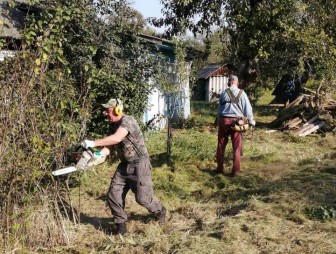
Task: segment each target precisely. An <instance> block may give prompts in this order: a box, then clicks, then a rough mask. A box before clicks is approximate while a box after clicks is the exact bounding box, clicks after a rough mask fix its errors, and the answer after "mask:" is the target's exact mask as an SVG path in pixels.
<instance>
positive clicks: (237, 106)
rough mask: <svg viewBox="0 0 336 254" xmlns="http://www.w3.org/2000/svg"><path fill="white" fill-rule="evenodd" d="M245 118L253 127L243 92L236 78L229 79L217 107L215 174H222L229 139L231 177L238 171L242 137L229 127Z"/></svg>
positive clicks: (249, 106)
mask: <svg viewBox="0 0 336 254" xmlns="http://www.w3.org/2000/svg"><path fill="white" fill-rule="evenodd" d="M241 117H246V118H247V119H248V122H249V124H250V125H251V126H252V127H254V126H255V121H254V119H253V113H252V106H251V103H250V101H249V99H248V97H247V95H246V93H245V92H244V91H243V90H240V89H239V88H238V77H237V76H234V75H231V76H230V77H229V88H227V89H226V90H225V91H223V92H222V94H221V96H220V99H219V105H218V143H217V172H218V173H221V174H224V165H223V164H224V153H225V148H226V145H227V143H228V141H229V137H231V141H232V148H233V166H232V171H231V176H232V177H234V176H236V175H237V173H238V172H239V171H240V156H241V149H242V135H241V133H240V132H236V131H234V130H233V129H232V128H231V127H232V125H233V124H234V123H236V122H238V120H239V118H241Z"/></svg>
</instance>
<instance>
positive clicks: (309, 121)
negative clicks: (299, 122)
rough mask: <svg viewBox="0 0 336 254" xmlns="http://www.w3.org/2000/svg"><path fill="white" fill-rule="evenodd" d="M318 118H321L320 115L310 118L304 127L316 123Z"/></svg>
mask: <svg viewBox="0 0 336 254" xmlns="http://www.w3.org/2000/svg"><path fill="white" fill-rule="evenodd" d="M318 118H319V116H318V115H315V116H313V117H312V118H310V119H309V120H308V122H306V123H305V124H304V125H303V126H307V125H308V124H311V123H313V122H314V121H315V120H317V119H318Z"/></svg>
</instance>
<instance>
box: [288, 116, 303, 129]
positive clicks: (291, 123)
mask: <svg viewBox="0 0 336 254" xmlns="http://www.w3.org/2000/svg"><path fill="white" fill-rule="evenodd" d="M301 122H302V118H300V117H295V118H294V119H292V120H289V121H288V122H286V123H285V124H284V127H285V128H293V127H295V126H297V125H298V124H300V123H301Z"/></svg>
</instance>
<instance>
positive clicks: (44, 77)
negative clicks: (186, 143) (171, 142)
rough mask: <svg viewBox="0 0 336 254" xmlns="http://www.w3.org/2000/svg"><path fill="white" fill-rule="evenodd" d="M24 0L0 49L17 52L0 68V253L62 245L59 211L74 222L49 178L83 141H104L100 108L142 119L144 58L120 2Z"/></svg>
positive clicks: (64, 237)
mask: <svg viewBox="0 0 336 254" xmlns="http://www.w3.org/2000/svg"><path fill="white" fill-rule="evenodd" d="M26 3H27V5H26V7H27V8H26V9H25V10H26V13H25V14H24V15H25V17H22V18H24V19H25V27H24V29H23V30H22V31H20V32H21V37H20V38H19V39H17V40H10V38H7V37H3V36H1V44H0V46H1V49H14V50H15V51H16V53H15V57H13V58H7V59H6V60H5V61H3V62H1V63H0V65H1V66H0V82H1V90H0V107H1V109H0V117H1V121H0V130H1V132H0V133H1V134H0V170H1V178H0V185H1V186H2V191H1V193H0V200H1V201H0V204H1V211H0V212H1V215H0V218H1V226H0V233H1V237H2V245H3V246H5V247H6V246H9V247H12V246H14V245H15V244H16V243H17V242H19V243H20V245H23V246H26V247H32V246H41V247H50V246H57V245H58V244H64V243H69V238H68V235H67V231H66V230H65V228H64V227H65V225H64V222H63V220H62V218H63V217H62V216H63V215H64V214H65V215H66V216H67V217H68V218H69V219H73V221H75V222H76V221H77V218H76V216H74V217H73V213H74V211H68V209H70V210H71V205H69V204H71V200H69V197H68V196H67V192H62V191H61V190H62V189H63V188H65V189H66V188H68V186H67V185H66V183H64V182H63V181H56V182H55V179H53V178H52V177H51V175H50V172H51V171H52V170H53V169H56V168H60V167H62V166H63V165H64V160H63V156H64V154H65V152H66V150H67V149H68V148H69V147H71V146H72V145H75V144H77V143H78V142H79V141H81V139H83V137H84V135H87V133H90V135H91V136H99V135H101V133H104V134H106V130H107V129H106V128H107V125H106V124H105V122H104V121H103V116H102V114H101V111H100V108H99V105H100V104H101V103H105V102H106V101H107V100H108V99H110V98H111V97H118V98H121V99H123V100H124V102H125V107H126V112H127V111H129V112H132V114H133V115H135V116H137V117H139V116H141V114H142V113H143V110H144V108H145V105H146V103H147V101H146V100H144V98H146V97H147V95H148V93H149V84H148V82H147V76H146V75H144V73H146V74H147V75H150V73H151V70H153V68H150V67H152V66H153V59H152V58H150V57H149V55H148V54H147V51H146V49H144V47H143V46H142V44H141V43H140V41H139V38H138V36H137V34H138V31H139V24H138V23H137V21H136V20H135V19H133V18H134V16H133V12H132V11H131V10H130V8H129V7H128V5H127V1H99V2H92V1H89V0H88V1H81V2H80V3H79V2H78V1H26ZM4 4H6V3H4ZM7 4H8V6H7V7H8V8H16V5H15V1H8V3H7ZM1 10H2V11H3V9H1ZM4 11H6V9H4ZM5 14H8V13H5ZM1 25H4V23H3V22H2V24H1ZM1 31H2V29H1ZM139 84H141V85H139ZM46 236H48V237H46Z"/></svg>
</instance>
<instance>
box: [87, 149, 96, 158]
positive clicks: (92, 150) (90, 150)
mask: <svg viewBox="0 0 336 254" xmlns="http://www.w3.org/2000/svg"><path fill="white" fill-rule="evenodd" d="M88 150H89V152H91V156H93V155H94V153H95V150H94V149H93V148H92V147H89V148H88Z"/></svg>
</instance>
